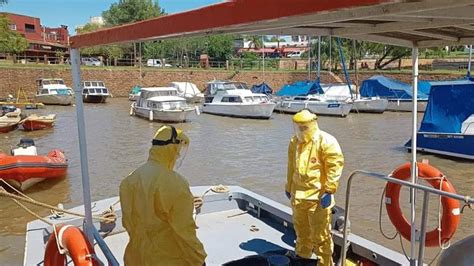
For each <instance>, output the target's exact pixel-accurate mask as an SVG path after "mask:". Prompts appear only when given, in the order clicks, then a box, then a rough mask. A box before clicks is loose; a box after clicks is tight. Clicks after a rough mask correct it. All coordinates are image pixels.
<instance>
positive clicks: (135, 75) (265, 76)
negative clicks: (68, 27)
mask: <svg viewBox="0 0 474 266" xmlns="http://www.w3.org/2000/svg"><path fill="white" fill-rule="evenodd" d="M140 73H141V74H140ZM376 74H383V75H385V76H388V77H392V78H395V79H398V80H401V81H403V82H407V83H411V79H412V76H411V73H408V72H406V73H394V72H390V73H377V72H362V73H360V74H359V75H358V77H357V81H358V83H359V84H360V83H361V82H362V81H363V80H364V79H367V78H370V77H371V76H373V75H376ZM140 76H141V78H140ZM39 78H61V79H63V80H64V81H65V82H66V84H67V85H68V86H72V75H71V70H70V69H69V68H54V67H44V68H21V67H19V68H17V67H15V68H8V67H2V68H0V98H1V97H6V96H7V95H8V94H11V95H16V92H17V90H18V89H19V88H23V89H24V91H25V92H26V93H27V95H28V96H29V97H32V96H34V94H35V93H36V80H37V79H39ZM82 78H83V80H100V81H104V82H105V84H106V86H107V87H108V88H109V89H110V91H111V93H112V94H113V96H114V97H126V96H127V95H128V92H129V91H130V89H131V88H132V87H133V86H135V85H138V84H140V83H141V84H142V86H143V87H151V86H167V85H168V84H170V82H173V81H186V82H193V83H195V84H196V85H197V86H198V87H199V89H200V90H204V88H205V85H206V83H207V82H209V81H212V80H214V79H218V80H226V79H231V80H235V81H241V82H246V83H247V84H249V85H250V86H251V85H253V84H259V83H261V82H263V81H265V82H266V83H268V84H269V85H270V86H271V87H272V88H273V89H274V90H275V91H278V90H279V89H280V88H281V87H282V86H283V85H285V84H288V83H291V82H294V81H297V80H306V79H308V73H307V72H280V71H269V72H262V71H220V70H218V71H213V70H193V69H169V70H168V69H149V68H144V69H142V70H141V71H140V70H139V69H138V68H130V69H114V68H97V69H94V68H86V69H83V70H82ZM311 78H312V79H314V78H315V74H314V73H313V74H312V75H311ZM419 78H420V79H421V80H448V79H457V78H460V75H459V74H455V73H445V74H443V73H437V74H434V73H433V74H432V73H422V74H420V76H419ZM321 79H322V82H323V83H329V82H337V81H338V80H339V81H343V80H344V77H343V74H339V75H336V74H332V75H330V74H329V73H327V72H323V73H322V77H321ZM351 80H352V82H356V78H355V75H353V74H351Z"/></svg>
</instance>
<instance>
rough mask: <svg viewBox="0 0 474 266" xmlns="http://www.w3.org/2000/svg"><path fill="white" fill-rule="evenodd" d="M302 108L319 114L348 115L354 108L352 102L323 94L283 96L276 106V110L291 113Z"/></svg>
mask: <svg viewBox="0 0 474 266" xmlns="http://www.w3.org/2000/svg"><path fill="white" fill-rule="evenodd" d="M302 109H309V110H310V111H311V112H313V113H315V114H318V115H329V116H340V117H346V116H347V115H348V114H349V113H350V111H351V109H352V102H351V101H346V102H344V101H338V100H332V99H327V98H325V97H323V96H321V95H307V96H294V97H288V98H283V99H281V100H280V101H279V102H278V103H277V106H276V107H275V111H277V112H282V113H289V114H295V113H297V112H299V111H301V110H302Z"/></svg>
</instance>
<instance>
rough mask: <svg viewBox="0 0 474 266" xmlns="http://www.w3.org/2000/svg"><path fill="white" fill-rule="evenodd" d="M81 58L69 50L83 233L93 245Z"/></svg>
mask: <svg viewBox="0 0 474 266" xmlns="http://www.w3.org/2000/svg"><path fill="white" fill-rule="evenodd" d="M80 62H81V56H80V54H79V49H71V69H72V83H73V89H74V92H75V94H76V97H75V98H76V115H77V131H78V135H79V153H80V158H81V173H82V195H83V203H84V214H85V216H86V218H85V221H84V228H83V229H84V233H85V234H86V236H87V239H88V240H89V243H91V244H93V243H94V236H93V233H92V228H93V226H94V225H93V224H92V209H91V192H90V184H89V164H88V160H87V143H86V126H85V122H84V106H83V103H82V86H81V69H80Z"/></svg>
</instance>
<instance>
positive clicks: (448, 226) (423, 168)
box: [385, 163, 460, 247]
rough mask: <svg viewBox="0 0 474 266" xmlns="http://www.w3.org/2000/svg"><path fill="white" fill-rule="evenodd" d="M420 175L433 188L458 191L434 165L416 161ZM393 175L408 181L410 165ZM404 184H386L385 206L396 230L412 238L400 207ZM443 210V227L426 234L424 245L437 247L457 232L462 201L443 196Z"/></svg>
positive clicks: (454, 192) (400, 168)
mask: <svg viewBox="0 0 474 266" xmlns="http://www.w3.org/2000/svg"><path fill="white" fill-rule="evenodd" d="M417 166H418V177H419V178H421V179H423V180H426V181H427V182H428V183H429V184H430V185H431V186H432V187H433V188H437V189H441V190H443V191H446V192H450V193H453V194H456V190H455V189H454V187H453V185H452V184H451V182H449V180H448V179H447V178H446V177H445V175H444V174H443V173H441V172H440V171H439V170H438V169H436V168H435V167H433V166H431V165H429V164H427V163H417ZM391 176H393V177H394V178H397V179H400V180H405V181H407V180H408V179H409V178H410V177H411V164H410V163H405V164H403V165H401V166H400V167H398V168H397V169H395V170H394V171H393V173H392V174H391ZM400 189H401V185H399V184H395V183H391V182H388V183H387V185H386V186H385V207H386V208H387V212H388V216H389V218H390V221H391V222H392V224H393V225H394V226H395V227H396V229H397V231H398V232H399V233H400V234H401V235H402V236H403V237H404V238H405V239H407V240H410V236H411V225H410V224H409V222H408V221H407V219H406V218H405V216H404V215H403V213H402V210H401V208H400ZM441 205H442V206H443V213H442V218H441V226H440V227H439V228H435V229H433V230H431V231H429V232H427V233H426V241H425V246H427V247H435V246H439V245H442V244H444V243H446V242H448V241H449V240H450V239H451V238H452V237H453V235H454V233H455V232H456V229H457V227H458V225H459V220H460V216H459V214H460V203H459V201H457V200H455V199H452V198H447V197H441Z"/></svg>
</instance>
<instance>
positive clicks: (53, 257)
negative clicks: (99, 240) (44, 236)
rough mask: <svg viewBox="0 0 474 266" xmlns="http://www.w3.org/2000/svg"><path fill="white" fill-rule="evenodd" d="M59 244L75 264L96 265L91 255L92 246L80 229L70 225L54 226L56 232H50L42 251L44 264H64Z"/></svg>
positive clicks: (63, 255) (50, 265) (64, 259)
mask: <svg viewBox="0 0 474 266" xmlns="http://www.w3.org/2000/svg"><path fill="white" fill-rule="evenodd" d="M56 235H57V236H58V239H59V246H61V247H62V248H64V249H65V250H67V252H68V254H69V256H70V257H71V258H72V261H73V262H74V265H76V266H98V265H99V263H98V261H97V260H95V259H94V258H93V256H91V255H95V252H94V248H93V247H92V245H91V244H90V243H89V241H88V240H87V237H86V236H85V235H84V233H83V232H82V231H81V229H79V228H77V227H76V226H72V225H59V226H56V234H55V233H52V234H51V236H50V237H49V239H48V243H47V244H46V250H45V253H44V265H45V266H63V265H66V254H61V252H60V251H59V249H58V239H56Z"/></svg>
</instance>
